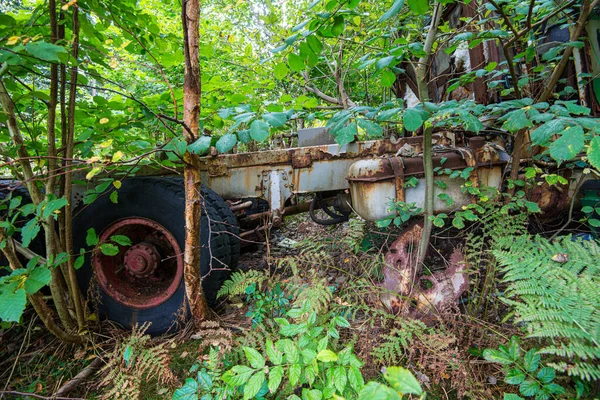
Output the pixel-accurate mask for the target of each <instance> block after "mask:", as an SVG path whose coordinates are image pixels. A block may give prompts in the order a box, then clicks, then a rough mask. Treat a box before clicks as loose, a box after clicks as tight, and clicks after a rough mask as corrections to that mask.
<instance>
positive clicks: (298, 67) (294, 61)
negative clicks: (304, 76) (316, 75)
mask: <svg viewBox="0 0 600 400" xmlns="http://www.w3.org/2000/svg"><path fill="white" fill-rule="evenodd" d="M288 65H289V66H290V69H291V70H292V71H296V72H302V71H303V70H304V59H303V58H302V57H300V56H299V55H297V54H294V53H290V54H288Z"/></svg>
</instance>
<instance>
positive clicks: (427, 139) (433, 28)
mask: <svg viewBox="0 0 600 400" xmlns="http://www.w3.org/2000/svg"><path fill="white" fill-rule="evenodd" d="M434 7H435V8H434V11H433V18H432V20H431V25H430V26H429V32H428V33H427V38H426V39H425V46H424V47H423V50H424V51H425V55H424V56H423V57H421V58H420V59H419V64H418V65H417V68H416V70H415V73H416V77H417V86H418V88H419V93H418V94H419V100H420V101H421V103H425V102H426V101H428V100H429V89H428V85H427V83H428V79H427V66H428V65H429V59H430V58H431V52H432V49H433V42H434V41H435V38H436V36H437V29H438V25H439V23H440V19H441V17H442V8H443V5H442V3H439V2H437V1H436V2H435V5H434ZM424 108H425V109H427V107H424ZM432 136H433V126H432V125H426V126H425V127H424V129H423V170H424V172H425V207H424V210H423V212H424V215H423V218H424V221H423V235H422V236H421V241H420V242H419V253H418V257H417V263H418V264H419V265H420V264H422V263H423V261H424V260H425V255H426V254H427V247H428V246H429V239H430V238H431V230H432V228H433V221H432V220H431V217H432V216H433V206H434V197H433V194H434V179H433V178H434V176H433V158H432V151H431V150H432V143H431V141H432Z"/></svg>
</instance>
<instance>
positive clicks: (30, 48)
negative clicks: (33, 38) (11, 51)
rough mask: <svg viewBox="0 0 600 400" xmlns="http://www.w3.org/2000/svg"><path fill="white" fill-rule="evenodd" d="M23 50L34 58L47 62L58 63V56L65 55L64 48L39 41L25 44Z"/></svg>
mask: <svg viewBox="0 0 600 400" xmlns="http://www.w3.org/2000/svg"><path fill="white" fill-rule="evenodd" d="M25 50H27V52H28V53H29V54H31V55H32V56H34V57H35V58H39V59H40V60H44V61H49V62H59V61H60V55H62V54H65V55H66V54H67V50H65V48H64V47H61V46H57V45H55V44H52V43H46V42H41V41H38V42H29V43H27V46H25Z"/></svg>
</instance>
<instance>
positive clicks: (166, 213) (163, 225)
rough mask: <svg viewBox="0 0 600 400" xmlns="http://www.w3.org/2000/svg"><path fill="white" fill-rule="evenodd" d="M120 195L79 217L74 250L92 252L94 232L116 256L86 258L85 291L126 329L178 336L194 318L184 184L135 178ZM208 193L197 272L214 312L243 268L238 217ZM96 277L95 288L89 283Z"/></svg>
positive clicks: (82, 280) (102, 200)
mask: <svg viewBox="0 0 600 400" xmlns="http://www.w3.org/2000/svg"><path fill="white" fill-rule="evenodd" d="M118 193H119V196H118V204H113V203H112V202H111V201H110V199H109V196H108V195H104V196H101V197H100V198H98V199H97V200H96V201H95V202H94V203H92V204H90V205H89V206H87V207H85V208H83V209H81V210H80V211H79V212H77V213H76V216H75V219H74V224H73V226H74V228H73V244H74V250H75V252H79V249H82V248H83V249H86V251H87V250H91V249H89V247H87V246H86V236H87V232H88V230H89V229H90V228H93V229H94V230H95V232H96V233H97V234H98V235H99V238H100V243H110V244H112V245H113V246H115V247H112V249H113V252H112V253H111V255H105V254H102V252H101V251H99V249H96V250H95V251H94V252H93V254H92V253H91V252H88V253H87V254H86V257H85V262H84V265H83V266H82V267H81V269H80V270H79V271H78V278H79V283H80V286H81V288H82V290H83V292H84V293H89V294H90V295H91V298H92V302H93V303H95V304H97V309H98V313H99V314H100V316H102V317H106V318H108V319H111V320H113V321H115V322H117V323H119V324H120V325H122V326H124V327H126V328H129V327H131V326H133V325H135V324H136V323H137V324H140V325H141V324H143V323H146V322H150V323H151V325H150V327H149V329H148V333H151V334H159V333H164V332H166V331H169V330H174V329H175V327H176V326H175V325H176V322H177V320H178V319H180V318H181V317H185V316H186V315H187V313H188V311H187V307H185V305H184V304H185V303H184V300H185V290H184V284H183V249H184V240H185V224H184V209H185V194H184V188H183V183H182V181H181V180H179V179H171V178H169V179H164V178H133V179H128V180H126V181H124V182H123V185H122V187H121V188H120V189H119V191H118ZM202 193H203V194H204V207H203V212H202V218H201V246H202V248H201V262H200V266H199V267H200V271H201V274H202V276H203V277H204V281H203V285H202V286H203V288H204V292H205V294H206V298H207V300H208V303H209V305H211V306H213V305H214V304H215V303H216V294H217V291H218V290H219V288H220V286H221V284H222V282H223V281H224V280H225V279H227V277H228V276H229V273H230V269H232V268H234V267H235V266H236V264H237V259H238V257H239V238H238V236H237V234H238V231H237V224H236V221H235V219H231V218H230V217H233V213H231V210H229V208H228V207H227V204H226V203H225V202H224V201H223V199H221V198H220V197H219V196H218V195H216V193H214V192H212V191H211V193H210V195H206V194H205V193H206V189H203V190H202ZM233 218H235V217H233ZM209 221H210V223H209ZM124 236H125V237H127V238H128V240H127V239H123V237H124ZM111 238H112V239H111ZM236 243H237V251H236ZM113 253H116V254H114V255H112V254H113ZM94 275H95V278H96V279H95V281H96V284H93V285H91V282H92V277H93V276H94Z"/></svg>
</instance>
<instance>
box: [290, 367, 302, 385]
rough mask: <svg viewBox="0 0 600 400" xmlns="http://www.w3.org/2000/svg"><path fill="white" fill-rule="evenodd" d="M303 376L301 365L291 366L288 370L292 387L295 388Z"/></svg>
mask: <svg viewBox="0 0 600 400" xmlns="http://www.w3.org/2000/svg"><path fill="white" fill-rule="evenodd" d="M301 375H302V366H301V365H299V364H293V365H292V366H290V369H289V370H288V379H289V381H290V385H291V386H292V387H295V386H296V384H297V383H298V381H299V380H300V376H301Z"/></svg>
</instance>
